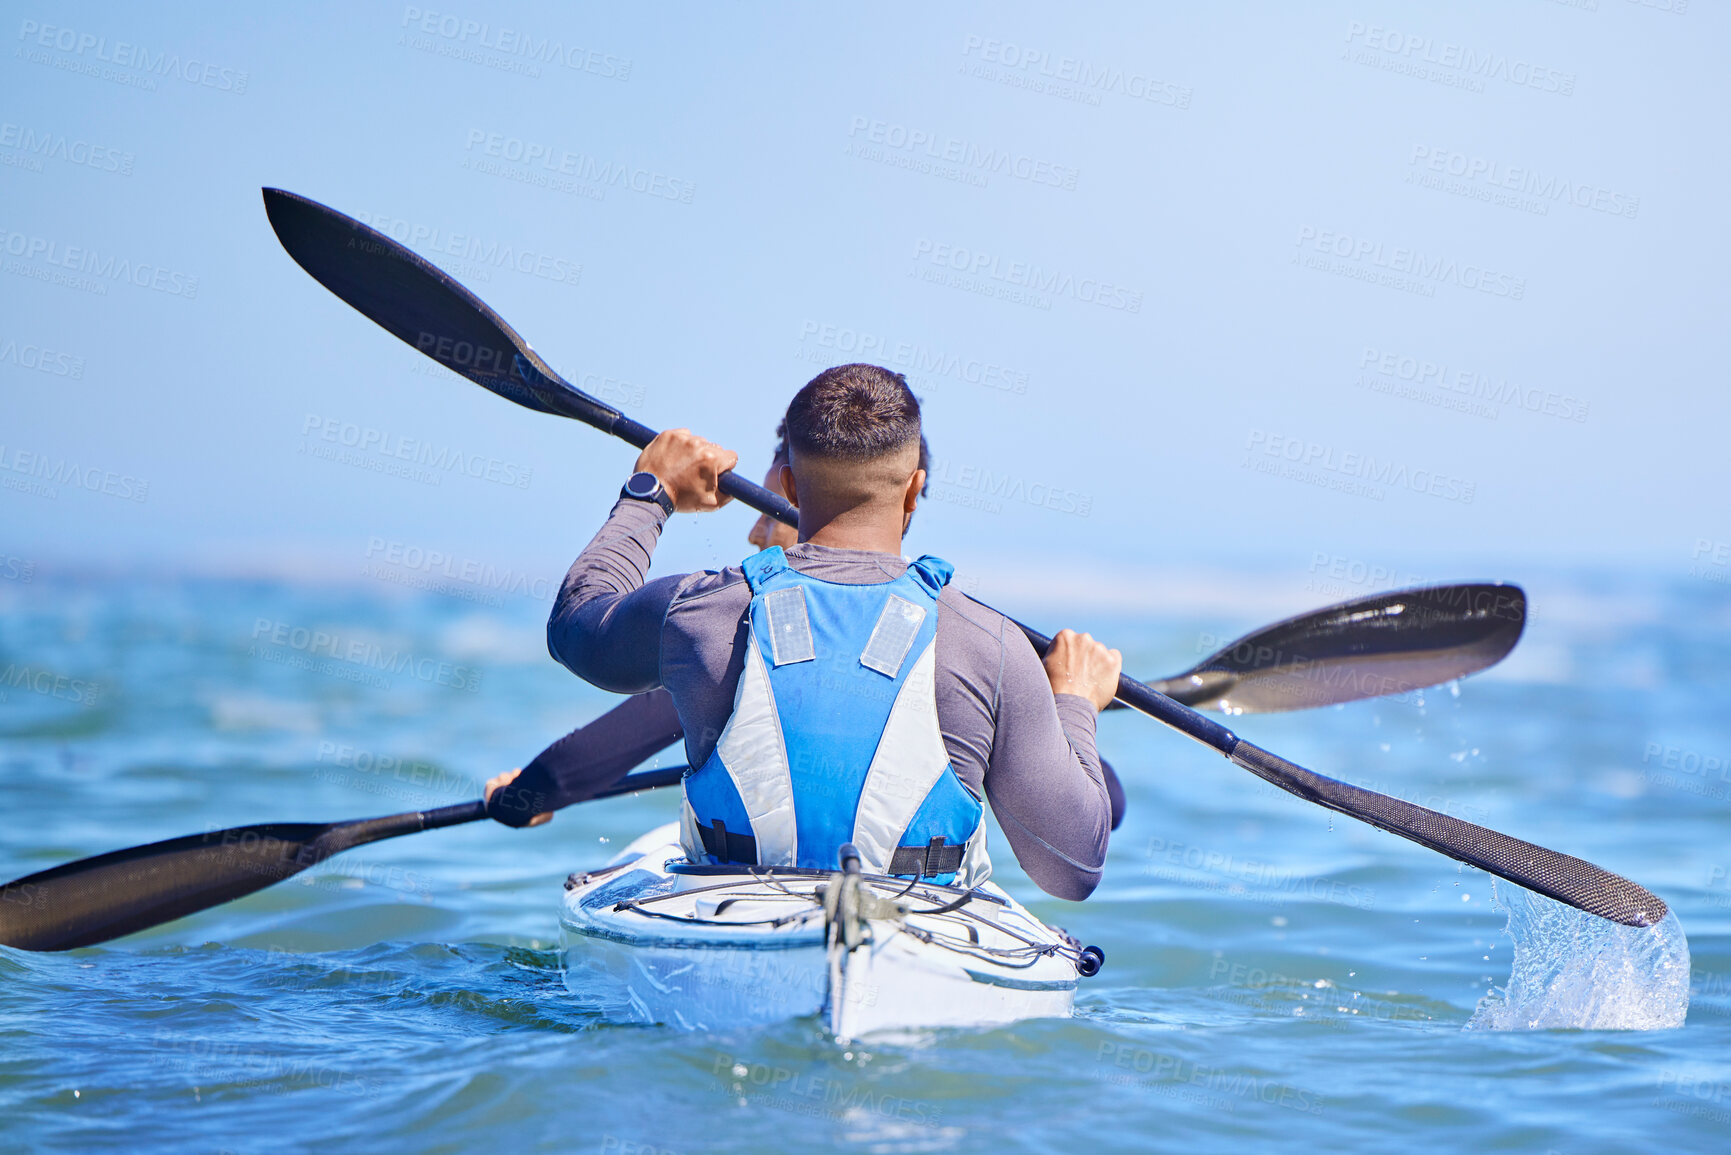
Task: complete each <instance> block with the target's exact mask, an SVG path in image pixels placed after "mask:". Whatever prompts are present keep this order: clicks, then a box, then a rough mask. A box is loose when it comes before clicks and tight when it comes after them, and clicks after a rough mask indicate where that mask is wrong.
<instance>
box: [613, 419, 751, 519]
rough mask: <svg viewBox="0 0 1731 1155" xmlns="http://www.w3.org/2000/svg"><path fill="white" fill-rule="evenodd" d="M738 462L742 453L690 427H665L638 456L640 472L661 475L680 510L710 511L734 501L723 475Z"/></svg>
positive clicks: (664, 484)
mask: <svg viewBox="0 0 1731 1155" xmlns="http://www.w3.org/2000/svg"><path fill="white" fill-rule="evenodd" d="M738 464H739V454H737V453H735V452H733V450H731V449H723V448H722V447H721V446H719V445H717V444H715V443H714V442H713V441H705V440H704V439H703V438H701V437H699V436H698V435H697V434H695V433H693V432H692V431H691V430H689V429H665V430H663V431H662V432H660V433H659V434H657V435H656V437H655V440H654V441H651V442H650V443H649V444H648V445H645V446H644V447H643V452H642V453H641V454H639V455H638V457H637V470H638V472H641V473H653V474H654V475H655V476H656V477H658V478H660V479H661V488H663V489H665V490H666V491H667V496H668V497H670V498H672V499H673V508H674V510H675V511H676V512H679V513H708V512H709V511H710V510H714V509H720V508H721V507H722V506H724V505H726V504H727V503H728V502H730V501H732V500H733V499H732V498H731V497H728V496H727V495H726V494H724V493H722V492H721V488H720V487H721V475H722V474H724V473H726V472H727V471H728V470H730V469H732V468H733V467H734V466H735V465H738Z"/></svg>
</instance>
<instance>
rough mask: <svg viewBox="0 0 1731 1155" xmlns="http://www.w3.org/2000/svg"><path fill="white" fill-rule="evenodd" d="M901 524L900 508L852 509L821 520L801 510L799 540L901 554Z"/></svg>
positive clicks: (828, 545)
mask: <svg viewBox="0 0 1731 1155" xmlns="http://www.w3.org/2000/svg"><path fill="white" fill-rule="evenodd" d="M808 522H809V523H815V524H808ZM904 524H905V519H904V518H903V517H902V515H901V513H900V511H899V510H898V511H896V512H895V513H894V514H893V515H891V514H887V513H885V512H884V511H881V510H869V511H868V510H851V511H849V512H848V513H843V514H839V515H837V516H835V517H832V518H829V519H827V520H824V521H821V522H819V521H817V520H816V519H814V518H808V517H807V516H806V515H805V514H804V513H802V514H801V515H800V519H799V540H800V542H801V543H802V544H803V543H805V542H808V541H809V542H811V543H812V544H813V545H821V546H827V547H829V548H830V549H860V550H869V551H871V552H872V553H888V554H894V555H895V556H897V557H900V556H901V553H902V527H903V525H904Z"/></svg>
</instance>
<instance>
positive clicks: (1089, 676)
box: [1046, 630, 1124, 710]
mask: <svg viewBox="0 0 1731 1155" xmlns="http://www.w3.org/2000/svg"><path fill="white" fill-rule="evenodd" d="M1123 672H1124V655H1123V654H1120V653H1119V652H1118V651H1117V650H1108V649H1107V648H1106V646H1105V644H1104V643H1102V642H1096V641H1095V640H1094V637H1093V635H1092V634H1078V633H1077V632H1076V631H1075V630H1059V631H1058V636H1057V637H1055V638H1053V639H1052V648H1051V649H1049V650H1047V651H1046V679H1047V681H1049V682H1051V683H1052V693H1054V694H1075V695H1076V696H1077V697H1079V698H1086V699H1088V700H1089V701H1090V702H1092V703H1094V709H1096V710H1104V709H1105V708H1106V707H1107V706H1108V705H1109V704H1110V703H1111V701H1112V699H1113V698H1115V697H1117V696H1118V675H1120V674H1122V673H1123Z"/></svg>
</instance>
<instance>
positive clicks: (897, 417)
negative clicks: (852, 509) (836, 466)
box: [786, 365, 920, 461]
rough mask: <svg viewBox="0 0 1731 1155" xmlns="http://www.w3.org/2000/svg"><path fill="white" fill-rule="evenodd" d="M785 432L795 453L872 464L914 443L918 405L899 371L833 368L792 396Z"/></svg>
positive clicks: (853, 367) (862, 366) (918, 415)
mask: <svg viewBox="0 0 1731 1155" xmlns="http://www.w3.org/2000/svg"><path fill="white" fill-rule="evenodd" d="M786 429H787V441H788V444H789V446H790V447H792V449H793V450H794V451H795V452H797V453H801V454H810V455H811V456H813V457H828V458H832V459H838V460H842V461H874V460H876V459H877V458H879V457H883V456H885V455H887V454H891V453H894V452H895V451H897V450H898V449H901V448H902V447H903V446H905V445H907V444H908V443H909V442H912V441H916V440H918V439H919V436H920V402H919V399H918V398H917V397H915V396H914V395H913V392H912V391H911V390H910V389H909V388H908V383H907V379H906V378H904V377H903V376H902V375H901V374H900V373H892V372H890V371H889V370H888V369H883V368H880V367H879V366H877V365H837V366H836V367H835V368H833V369H825V370H824V371H823V372H822V373H819V374H818V375H817V376H816V377H813V378H812V379H811V380H810V381H809V382H807V383H806V386H805V388H803V389H801V390H800V391H799V392H798V393H795V394H794V395H793V400H792V401H790V402H789V403H788V406H787V418H786Z"/></svg>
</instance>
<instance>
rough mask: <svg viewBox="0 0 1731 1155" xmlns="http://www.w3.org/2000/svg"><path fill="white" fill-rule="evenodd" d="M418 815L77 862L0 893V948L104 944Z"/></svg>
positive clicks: (216, 836)
mask: <svg viewBox="0 0 1731 1155" xmlns="http://www.w3.org/2000/svg"><path fill="white" fill-rule="evenodd" d="M476 805H479V804H476ZM449 809H457V808H449ZM483 813H484V811H483ZM477 816H479V815H477ZM426 817H427V816H425V815H423V814H421V813H420V812H417V811H411V812H409V813H407V814H393V815H390V816H388V817H385V818H369V819H362V820H361V821H359V822H279V823H272V824H269V825H264V826H236V827H231V828H230V829H228V830H215V831H211V832H210V833H208V834H192V835H188V836H187V837H185V838H171V839H169V840H167V841H166V842H152V843H150V844H149V845H148V846H134V847H131V848H130V849H127V850H116V851H113V852H111V853H109V854H99V855H97V856H95V857H94V858H81V859H79V860H78V861H77V862H69V863H67V864H66V865H64V866H56V867H53V868H52V869H49V870H43V871H39V872H38V873H36V874H32V875H28V876H26V877H24V878H20V879H18V880H17V881H15V882H9V883H7V884H6V885H5V886H4V887H0V945H4V946H10V947H18V948H20V949H22V950H71V949H72V948H73V947H79V946H90V945H92V944H93V943H99V942H107V941H108V940H109V939H112V938H119V937H120V936H121V935H125V934H131V933H133V932H134V931H139V930H145V929H147V928H149V927H153V926H157V925H159V924H161V923H165V922H171V921H173V920H174V919H177V918H181V917H183V916H185V915H188V914H192V913H194V912H195V911H200V910H204V909H206V908H208V907H212V906H217V905H219V904H221V903H224V902H228V901H230V900H232V899H236V898H240V897H241V896H242V895H247V894H251V893H252V892H253V891H255V890H263V889H264V888H265V887H267V886H270V885H271V884H272V883H276V882H281V881H282V880H283V879H285V878H288V877H290V876H291V875H295V874H299V873H300V872H301V871H303V870H305V869H306V868H307V867H309V866H313V865H316V864H317V863H320V862H323V861H324V860H325V859H327V858H329V857H330V856H331V855H333V854H336V853H338V852H339V851H343V850H347V849H349V848H350V847H351V846H358V845H360V844H361V843H363V842H374V841H377V840H378V839H380V838H393V837H395V836H397V835H399V834H410V833H413V832H414V831H417V830H421V829H424V828H425V827H426V825H427V822H426Z"/></svg>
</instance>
